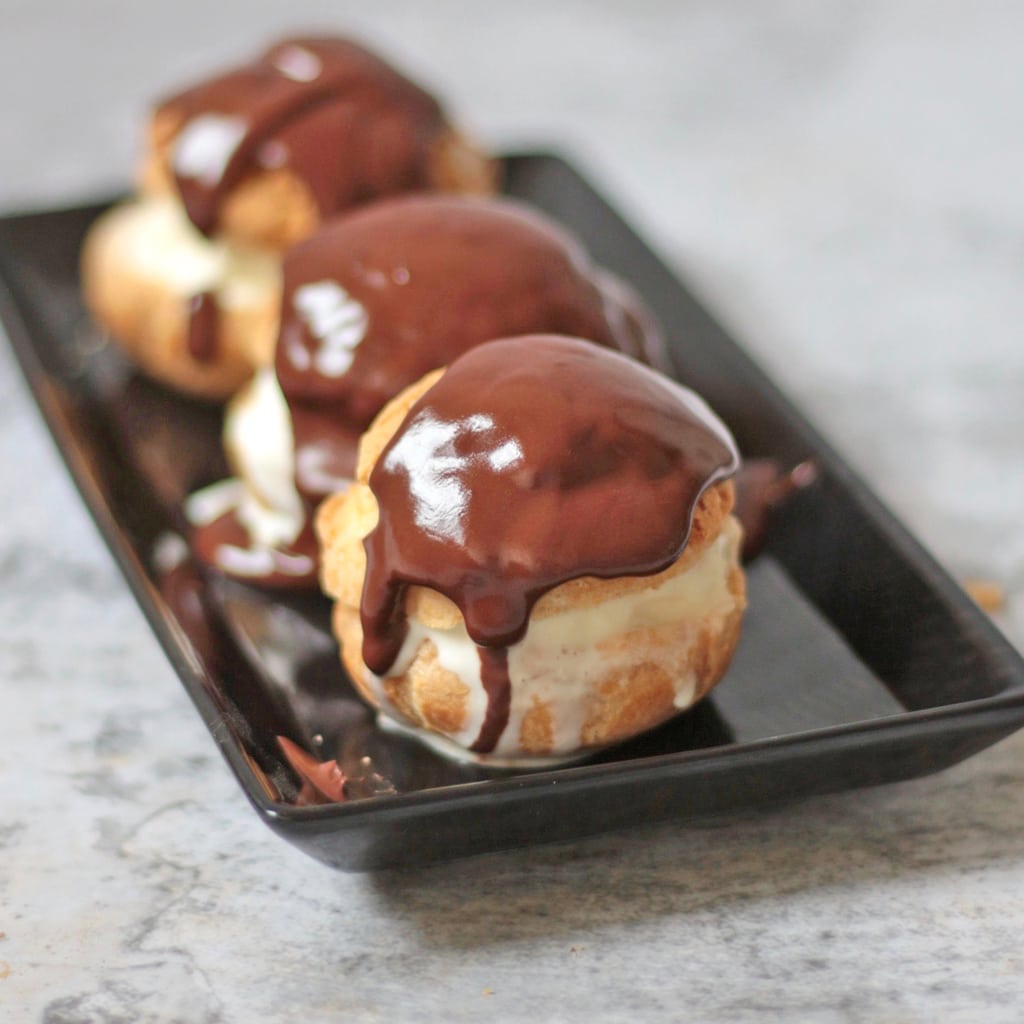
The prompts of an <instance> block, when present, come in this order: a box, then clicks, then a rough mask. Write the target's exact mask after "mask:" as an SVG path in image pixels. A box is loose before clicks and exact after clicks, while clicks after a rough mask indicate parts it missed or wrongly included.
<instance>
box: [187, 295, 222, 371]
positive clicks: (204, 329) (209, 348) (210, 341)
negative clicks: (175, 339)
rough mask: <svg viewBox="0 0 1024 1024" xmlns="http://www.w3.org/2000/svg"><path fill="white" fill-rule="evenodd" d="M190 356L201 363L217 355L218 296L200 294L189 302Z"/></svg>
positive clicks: (209, 360)
mask: <svg viewBox="0 0 1024 1024" xmlns="http://www.w3.org/2000/svg"><path fill="white" fill-rule="evenodd" d="M188 354H189V355H190V356H191V357H192V358H193V359H195V360H196V362H199V363H209V362H211V361H212V360H213V358H214V357H215V356H216V355H217V296H216V295H215V294H214V293H213V292H199V293H198V294H197V295H193V296H192V298H191V299H189V302H188Z"/></svg>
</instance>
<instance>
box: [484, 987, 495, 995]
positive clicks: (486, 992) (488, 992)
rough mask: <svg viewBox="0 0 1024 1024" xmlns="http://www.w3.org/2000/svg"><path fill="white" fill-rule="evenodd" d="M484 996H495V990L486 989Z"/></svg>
mask: <svg viewBox="0 0 1024 1024" xmlns="http://www.w3.org/2000/svg"><path fill="white" fill-rule="evenodd" d="M484 995H485V996H493V995H494V989H493V988H485V989H484Z"/></svg>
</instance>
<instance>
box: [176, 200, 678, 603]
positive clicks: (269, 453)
mask: <svg viewBox="0 0 1024 1024" xmlns="http://www.w3.org/2000/svg"><path fill="white" fill-rule="evenodd" d="M530 332H559V333H565V334H572V335H575V336H578V337H583V338H586V339H588V340H590V341H593V342H595V343H597V344H599V345H603V346H606V347H608V348H615V349H618V350H620V351H622V352H625V353H627V354H628V355H631V356H633V357H635V358H637V359H641V360H643V361H646V362H651V363H656V364H660V363H662V362H663V361H664V358H665V357H664V355H663V352H662V347H661V337H660V333H659V331H658V327H657V325H656V323H655V322H654V321H653V318H652V317H651V315H650V314H649V313H648V312H647V311H646V309H645V307H644V306H643V304H642V303H641V302H640V301H639V300H638V299H637V298H636V297H635V296H634V295H633V294H632V293H631V292H630V291H629V289H628V288H627V287H626V286H625V285H623V284H621V283H619V282H616V281H615V279H613V278H612V277H611V276H610V275H608V274H606V273H604V272H603V271H600V270H598V269H596V268H594V267H593V265H592V264H591V262H590V260H589V258H588V257H587V255H586V253H585V252H584V250H583V248H582V247H581V246H580V244H579V243H578V242H577V241H576V240H575V239H574V238H572V237H571V236H569V235H568V234H566V232H564V231H563V230H562V229H561V228H559V227H558V226H557V225H555V224H553V223H552V222H551V221H549V220H547V219H546V218H545V217H543V216H541V215H540V214H538V213H535V212H533V211H531V210H530V209H528V208H527V207H525V206H523V205H522V204H519V203H515V202H513V201H511V200H498V199H469V198H464V197H452V196H436V195H431V196H416V197H404V198H400V199H394V200H389V201H387V202H383V203H376V204H373V205H372V206H368V207H366V208H365V209H363V210H360V211H356V212H354V213H351V214H349V215H347V216H345V217H342V218H339V219H338V220H336V221H334V222H332V223H331V224H329V225H327V226H325V227H324V228H323V229H321V230H320V231H319V232H317V233H316V234H315V235H314V236H313V237H311V238H309V239H307V240H306V241H305V242H302V243H300V244H299V245H297V246H295V247H294V248H293V249H292V250H290V251H289V253H288V254H287V255H286V257H285V261H284V297H283V301H282V314H281V327H280V332H279V340H278V344H277V353H276V360H275V367H274V369H273V370H270V369H267V370H263V371H260V372H259V373H258V374H257V375H256V377H255V378H254V380H253V381H252V383H251V384H250V385H249V386H248V387H247V388H246V389H244V390H243V391H242V392H241V393H240V394H239V395H238V396H237V397H236V398H235V399H234V400H233V401H232V402H231V404H230V405H229V407H228V411H227V417H226V421H225V432H224V438H225V446H226V448H227V452H228V456H229V461H230V463H231V465H232V467H233V469H234V471H235V473H236V475H237V479H236V480H234V481H231V482H228V483H226V484H223V485H218V486H217V487H215V488H214V489H212V490H207V491H205V492H201V493H200V494H199V495H198V496H197V497H196V498H195V499H194V500H193V501H191V502H190V503H189V506H188V510H189V514H190V518H191V519H192V521H193V523H194V524H195V525H196V526H197V528H198V529H197V532H196V548H197V551H198V552H199V555H200V557H201V558H202V559H203V560H204V561H206V562H207V563H208V564H212V565H215V566H216V567H217V568H219V569H222V570H223V571H225V572H227V573H229V574H231V575H234V576H240V577H244V578H247V579H253V580H258V581H259V582H261V583H270V584H275V585H280V584H285V583H292V584H294V585H306V586H315V585H316V565H315V542H314V540H313V537H312V533H311V530H310V528H309V525H308V522H309V514H310V512H311V510H312V509H313V507H314V506H315V505H316V504H317V503H318V502H319V501H321V500H322V499H323V498H325V497H326V496H328V495H329V494H333V493H336V492H337V491H339V490H343V489H344V488H345V487H346V486H347V484H348V482H349V480H350V479H351V478H352V475H353V473H354V470H355V459H356V447H357V444H358V441H359V437H360V435H361V434H362V432H363V431H364V430H365V429H366V427H367V426H368V425H369V424H370V422H371V420H372V419H373V417H374V416H375V415H376V414H377V413H378V412H379V411H380V409H381V408H382V407H383V406H384V404H385V403H386V402H388V401H389V400H390V399H391V398H393V397H394V396H395V395H396V394H398V393H399V392H400V391H401V390H402V389H403V388H405V387H407V386H408V385H410V384H412V383H414V382H415V381H416V380H418V379H419V378H420V377H422V376H423V374H424V373H426V372H428V371H429V370H433V369H436V368H437V367H440V366H444V365H446V364H448V363H450V362H451V361H452V360H453V359H455V358H456V357H457V356H459V355H460V354H461V353H463V352H465V351H467V350H469V349H471V348H472V347H473V346H475V345H478V344H480V343H482V342H485V341H490V340H493V339H494V338H500V337H505V336H510V335H515V334H522V333H530Z"/></svg>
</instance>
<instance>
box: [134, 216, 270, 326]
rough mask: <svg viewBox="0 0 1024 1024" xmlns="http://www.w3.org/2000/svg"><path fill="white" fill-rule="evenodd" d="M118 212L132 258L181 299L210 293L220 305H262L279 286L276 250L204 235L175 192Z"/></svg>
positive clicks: (143, 269)
mask: <svg viewBox="0 0 1024 1024" xmlns="http://www.w3.org/2000/svg"><path fill="white" fill-rule="evenodd" d="M120 217H121V221H120V227H121V230H122V232H123V238H124V244H125V245H126V246H127V247H128V259H129V260H130V261H131V263H132V264H133V265H134V266H135V267H137V268H138V270H139V273H141V274H142V275H143V276H145V277H150V278H154V279H156V280H159V281H160V282H162V283H163V285H164V286H165V287H166V288H167V289H168V290H169V291H172V292H174V293H175V294H177V295H181V296H182V297H183V298H188V297H189V296H192V295H198V294H201V293H202V292H214V293H215V294H216V296H217V302H218V304H219V305H220V306H222V307H224V308H225V309H237V308H245V307H247V306H260V305H263V304H264V303H265V302H266V297H267V295H268V294H274V293H276V292H277V290H278V288H279V287H280V277H281V260H280V257H279V256H278V255H277V254H275V253H272V252H264V251H261V250H259V249H247V248H242V247H241V246H236V245H230V244H228V243H227V242H225V241H223V240H222V239H210V238H206V237H205V236H204V235H202V234H200V232H199V231H198V230H197V229H196V228H195V226H194V225H193V224H192V222H191V221H190V220H189V219H188V216H187V215H186V213H185V211H184V209H183V208H182V206H181V203H180V202H178V201H177V199H175V198H174V197H171V196H161V197H152V198H146V199H142V200H140V201H139V202H136V203H132V204H131V205H129V206H126V207H124V208H123V210H121V211H120Z"/></svg>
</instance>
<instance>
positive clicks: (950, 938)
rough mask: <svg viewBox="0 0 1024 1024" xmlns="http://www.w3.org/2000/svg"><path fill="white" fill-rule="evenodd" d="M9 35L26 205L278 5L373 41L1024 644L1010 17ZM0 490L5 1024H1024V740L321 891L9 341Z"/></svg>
mask: <svg viewBox="0 0 1024 1024" xmlns="http://www.w3.org/2000/svg"><path fill="white" fill-rule="evenodd" d="M627 8H628V13H627ZM3 14H4V19H3V22H4V23H3V32H2V33H0V123H2V124H3V126H4V137H3V149H2V156H0V206H2V207H3V208H8V209H9V208H12V207H25V206H39V205H52V204H54V203H58V202H64V201H70V200H77V199H79V198H81V197H82V196H85V195H90V194H96V193H98V192H102V191H103V190H105V189H108V188H110V187H112V186H119V185H121V184H123V182H124V181H125V180H126V179H127V177H128V175H129V174H130V171H131V162H132V157H133V153H134V151H135V139H136V129H137V124H138V119H139V117H140V115H141V111H142V110H143V109H144V106H145V102H146V100H147V99H148V98H149V97H151V96H153V95H156V94H159V93H160V91H161V90H163V89H164V88H166V87H168V86H170V85H173V84H174V83H176V82H178V81H180V80H181V79H182V78H183V77H185V76H187V75H189V74H193V73H195V72H197V71H200V70H203V69H206V68H209V67H211V66H212V65H214V64H215V63H216V62H217V61H218V60H220V59H221V58H222V57H229V56H233V55H236V54H240V53H245V52H246V51H247V50H248V49H249V48H251V47H252V46H253V45H255V44H257V43H258V42H260V41H261V40H263V39H264V38H265V37H266V36H268V35H269V34H272V33H274V32H276V31H278V30H279V29H281V28H284V27H287V26H290V25H295V24H297V23H298V24H306V25H321V24H335V25H342V26H347V27H350V28H351V29H353V30H355V31H358V32H359V33H361V34H362V35H364V36H366V37H368V38H370V39H372V40H374V41H376V42H377V43H378V44H380V45H381V46H384V47H385V48H387V49H388V50H389V51H390V52H391V53H393V54H394V55H395V56H396V57H398V58H400V59H402V60H403V61H405V62H406V63H407V65H408V66H410V67H411V68H413V69H415V70H416V71H417V72H418V73H419V74H420V75H421V76H422V77H423V78H425V79H426V80H428V81H431V82H433V83H434V84H435V85H436V86H437V87H438V88H439V89H440V90H441V91H443V92H444V93H445V94H446V95H447V96H448V97H449V98H450V103H451V106H452V107H453V108H455V109H457V110H458V111H459V112H460V113H461V115H462V119H463V120H464V121H465V122H466V123H467V124H469V125H471V126H473V127H474V128H475V129H476V130H477V131H478V133H479V134H480V135H481V136H482V137H484V138H486V139H487V140H489V141H491V142H493V143H494V144H496V145H502V146H506V145H512V144H519V143H530V144H535V143H537V142H538V141H539V142H551V141H555V142H557V143H558V144H559V145H560V146H563V147H564V148H566V149H568V150H569V151H571V152H572V153H573V154H575V155H577V156H578V158H579V159H580V161H581V162H582V163H583V164H584V165H585V166H588V167H589V168H591V169H592V170H593V172H594V174H595V176H596V177H597V179H598V180H599V181H600V182H602V183H603V184H604V186H605V187H606V188H607V190H608V191H609V192H610V193H611V194H612V195H613V196H614V197H615V199H616V201H617V202H618V203H619V204H620V205H621V206H622V207H623V208H624V209H625V211H626V212H627V213H628V215H629V216H630V217H631V218H632V219H633V220H634V221H636V222H637V223H638V225H639V226H640V227H641V228H642V229H643V231H644V232H645V233H646V234H647V235H648V236H649V237H650V238H651V239H652V241H654V242H655V244H656V245H657V246H658V247H659V248H660V249H661V250H662V251H663V252H665V253H666V254H667V255H668V256H669V258H670V259H671V260H673V261H674V262H675V264H676V265H677V266H678V267H679V268H680V270H681V271H683V272H685V273H686V274H687V275H688V276H689V278H690V279H692V280H694V281H696V282H697V283H698V285H699V287H700V288H701V290H702V291H703V293H704V294H705V295H706V296H707V298H708V300H709V302H710V303H711V305H712V307H713V308H714V309H715V310H716V312H717V314H718V315H719V316H721V318H722V319H723V320H724V321H726V322H727V323H728V324H729V325H731V326H732V327H733V328H734V329H735V331H736V332H737V333H738V335H739V336H740V337H741V338H742V339H743V341H744V343H745V344H746V345H747V346H748V348H749V350H750V351H751V352H752V353H753V354H754V355H755V357H756V358H757V359H758V360H759V361H761V362H762V363H763V364H764V365H765V366H766V368H767V369H768V370H769V371H770V372H771V373H772V374H773V375H774V376H775V377H776V378H777V380H778V381H779V382H780V383H781V384H782V385H783V387H784V388H785V389H786V390H787V391H788V393H789V394H790V395H791V396H792V397H793V398H794V399H796V400H797V402H798V403H799V404H800V405H801V406H802V407H803V408H804V409H805V410H806V411H807V412H808V414H809V415H810V416H811V418H812V419H813V420H814V421H815V423H816V424H817V425H818V426H819V427H820V428H821V429H822V430H823V431H824V432H825V433H826V435H827V436H828V437H829V438H830V439H831V440H832V441H833V442H834V443H835V445H836V447H838V448H839V450H840V451H841V452H842V453H843V454H844V455H845V456H846V457H848V458H849V459H850V460H851V461H852V463H853V464H854V465H855V466H856V467H857V468H858V470H859V471H860V472H861V473H862V474H863V475H864V476H865V477H866V478H867V479H868V480H869V481H870V482H871V484H872V486H874V487H875V488H876V489H877V490H878V491H879V492H880V494H881V495H882V496H883V497H884V499H885V500H886V501H887V502H888V503H889V504H890V505H891V506H892V507H894V508H895V509H896V510H897V512H898V513H899V514H900V515H901V516H902V517H903V518H904V519H905V520H906V522H907V523H908V524H909V525H910V526H911V528H912V529H913V530H914V531H915V532H916V533H917V534H918V535H919V536H921V537H922V538H923V540H924V541H925V542H926V543H927V544H928V546H929V547H930V548H931V549H932V550H933V551H934V552H935V553H936V555H937V556H938V557H939V559H940V560H941V561H942V562H943V563H944V564H945V565H946V566H947V567H948V568H949V569H950V571H951V572H952V573H953V574H954V575H956V576H958V577H967V576H978V577H982V578H985V579H989V580H993V581H996V582H998V583H999V584H1000V585H1001V586H1002V587H1003V588H1005V592H1006V603H1005V606H1004V608H1003V609H1002V610H1001V611H1000V612H999V613H997V622H998V623H999V625H1000V626H1001V627H1002V628H1003V629H1004V630H1005V631H1006V632H1007V634H1008V635H1009V637H1010V638H1011V640H1012V641H1013V642H1014V643H1015V644H1016V645H1017V646H1018V647H1024V517H1022V515H1021V512H1022V509H1024V459H1022V457H1021V442H1022V438H1024V344H1022V337H1021V324H1022V323H1024V287H1022V281H1024V275H1022V271H1024V191H1022V190H1021V188H1020V181H1021V179H1022V177H1024V62H1022V61H1021V59H1020V52H1021V50H1020V40H1021V38H1022V37H1024V10H1022V8H1021V7H1020V6H1019V5H1013V4H997V3H976V4H957V3H934V2H919V3H909V2H890V3H885V2H877V3H866V2H860V3H839V2H810V0H808V2H796V0H794V2H772V3H756V2H753V0H750V2H746V3H742V2H738V3H730V4H722V3H718V2H713V0H707V2H688V3H668V2H664V3H656V2H635V3H632V4H629V5H626V4H613V3H611V2H610V0H606V2H602V3H584V2H583V0H574V2H560V3H559V2H556V3H551V2H548V3H533V2H522V3H519V4H516V5H514V6H511V7H508V8H505V9H502V10H501V11H499V10H498V9H497V8H496V7H494V6H493V5H483V4H476V5H473V4H468V3H466V4H456V3H451V2H444V0H437V2H432V3H430V4H425V3H416V2H414V0H402V2H392V3H389V4H387V5H379V6H374V5H368V4H358V5H357V4H353V3H337V2H336V3H327V2H322V3H313V2H310V3H304V4H296V5H284V4H271V3H252V2H250V3H243V2H241V0H222V2H221V3H218V4H200V3H196V2H194V0H179V2H178V3H176V4H173V5H162V6H161V8H160V9H157V8H156V7H155V6H151V5H143V4H129V3H124V2H112V0H107V2H96V3H89V4H80V3H79V4H72V3H70V2H57V0H47V2H28V0H14V2H10V0H8V2H7V3H6V4H5V5H4V8H3ZM199 22H202V23H203V26H204V27H203V33H202V36H201V37H199V38H197V34H196V25H197V23H199ZM0 507H2V508H3V510H4V513H3V516H4V518H3V529H2V531H0V581H2V585H0V623H2V629H3V642H2V644H0V709H2V710H0V1020H3V1021H5V1022H6V1021H12V1022H21V1021H45V1022H48V1024H71V1022H76V1024H77V1022H93V1021H96V1022H111V1024H112V1022H115V1021H116V1022H122V1021H132V1022H170V1021H183V1022H215V1021H217V1022H220V1021H224V1022H235V1021H237V1022H243V1021H245V1022H248V1021H257V1020H258V1021H263V1022H277V1021H296V1020H311V1021H319V1020H332V1019H340V1020H345V1021H348V1022H352V1024H355V1022H358V1021H378V1020H389V1021H475V1020H489V1021H495V1022H502V1021H517V1020H541V1021H553V1022H557V1021H630V1022H633V1021H662V1020H664V1021H669V1020H681V1019H686V1020H693V1021H730V1022H753V1021H758V1022H760V1021H783V1020H784V1021H788V1022H792V1021H800V1022H803V1021H808V1022H810V1021H822V1022H831V1021H851V1022H862V1021H863V1022H868V1021H872V1022H873V1021H879V1022H882V1021H884V1022H904V1021H925V1020H942V1021H976V1020H986V1021H1018V1020H1020V1019H1021V1016H1022V1013H1024V1011H1022V1009H1021V1007H1022V1005H1024V953H1022V952H1021V945H1020V936H1021V934H1022V933H1024V895H1022V893H1024V785H1022V784H1024V736H1017V737H1014V738H1011V739H1010V740H1007V741H1004V742H1003V743H1001V744H999V745H998V746H997V747H995V748H993V749H991V750H990V751H987V752H985V753H983V754H981V755H979V756H977V757H975V758H973V759H971V760H969V761H968V762H966V763H964V764H962V765H961V766H959V767H957V768H955V769H952V770H950V771H947V772H944V773H942V774H940V775H937V776H933V777H931V778H928V779H924V780H920V781H916V782H913V783H907V784H901V785H895V786H889V787H885V788H881V789H877V790H872V791H861V792H855V793H849V794H845V795H842V796H836V797H831V798H828V799H819V800H813V801H807V802H804V803H801V804H799V805H796V806H790V807H786V808H782V809H772V810H764V811H752V812H748V813H744V814H736V815H732V816H729V817H727V818H722V819H716V820H714V821H705V822H700V823H689V824H673V825H668V826H663V827H659V828H653V829H649V830H646V831H641V832H639V833H637V834H632V835H626V836H623V835H619V836H609V837H603V838H599V839H595V840H591V841H587V842H583V843H579V844H575V845H570V846H566V847H556V848H537V849H532V850H526V851H521V852H514V853H508V854H502V855H496V856H491V857H486V858H479V859H476V860H472V861H466V862H462V863H456V864H451V865H448V866H441V867H434V868H429V869H422V870H415V871H407V872H403V873H387V874H380V875H343V874H338V873H335V872H332V871H330V870H328V869H327V868H324V867H322V866H321V865H319V864H317V863H315V862H313V861H311V860H308V859H306V858H305V857H304V856H303V855H301V854H299V853H297V852H295V851H294V850H292V849H291V848H290V847H288V846H287V845H286V844H284V843H283V842H281V841H280V840H278V839H276V838H275V837H274V836H273V835H271V834H270V833H269V832H268V831H266V830H265V829H264V827H263V826H262V825H260V823H259V822H258V821H257V820H256V819H255V817H254V815H253V814H252V812H251V810H250V808H249V807H248V805H247V804H246V802H245V801H244V799H243V798H242V796H241V793H240V791H239V790H238V788H237V786H236V784H235V782H234V780H233V779H232V778H231V777H230V776H229V774H228V771H227V769H226V768H225V766H224V764H223V763H222V762H221V760H220V758H219V755H218V754H217V752H216V750H215V748H214V746H213V744H212V742H211V740H210V737H209V736H208V734H207V733H206V731H205V729H204V727H203V726H202V724H201V722H200V720H199V718H198V717H197V715H196V714H195V712H194V711H193V709H192V707H191V705H190V704H189V703H188V701H187V699H186V697H185V695H184V693H183V691H182V689H181V687H180V685H179V683H178V682H177V680H176V679H175V678H174V676H173V674H172V672H171V670H170V668H169V667H168V665H167V664H166V662H165V660H164V658H163V656H162V654H161V653H160V651H159V650H158V648H157V646H156V643H155V642H154V640H153V639H152V638H151V636H150V635H149V633H148V632H147V629H146V626H145V624H144V622H143V621H142V618H141V616H140V614H139V613H138V611H137V610H136V609H135V607H134V604H133V602H132V600H131V598H130V596H129V595H128V593H127V591H126V589H125V586H124V584H123V583H122V581H121V579H120V577H119V575H118V573H117V571H116V570H115V568H114V566H113V565H112V563H111V560H110V559H109V557H108V556H107V555H106V553H105V552H104V549H103V548H102V546H101V544H100V542H99V540H98V538H97V536H96V534H95V531H94V530H93V528H92V526H91V525H90V523H89V522H88V520H87V518H86V516H85V514H84V513H83V511H82V510H81V508H80V507H79V504H78V501H77V499H76V496H75V494H74V493H73V491H72V488H71V486H70V484H69V482H68V480H67V479H66V477H65V474H64V471H63V469H62V468H61V466H60V464H59V462H58V459H57V457H56V455H55V453H54V450H53V448H52V446H51V444H50V442H49V440H48V439H47V437H46V434H45V432H44V430H43V428H42V426H41V423H40V421H39V419H38V417H37V415H36V413H35V411H34V410H33V408H32V406H31V403H30V401H29V399H28V397H27V396H26V392H25V389H24V387H23V385H22V383H21V380H20V378H19V376H18V373H17V372H16V370H15V369H14V367H13V363H12V360H11V357H10V356H9V354H8V353H7V352H6V349H5V348H0Z"/></svg>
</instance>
